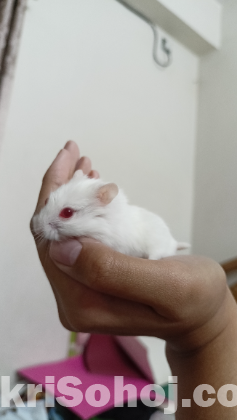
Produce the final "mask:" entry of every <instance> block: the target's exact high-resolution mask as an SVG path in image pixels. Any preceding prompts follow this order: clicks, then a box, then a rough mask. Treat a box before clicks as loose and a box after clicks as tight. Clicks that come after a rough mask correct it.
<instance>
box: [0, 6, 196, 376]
mask: <svg viewBox="0 0 237 420" xmlns="http://www.w3.org/2000/svg"><path fill="white" fill-rule="evenodd" d="M152 42H153V39H152V31H151V30H150V28H149V27H148V26H147V24H146V23H144V22H143V21H142V20H140V19H139V18H138V17H136V16H135V15H133V14H132V13H130V12H128V11H127V10H126V9H125V8H124V7H122V6H121V5H120V4H119V3H117V2H115V1H111V0H100V1H98V0H70V1H68V0H41V1H39V2H35V1H34V0H29V8H28V10H27V13H26V19H25V25H24V31H23V37H22V42H21V48H20V54H19V59H18V64H17V69H16V78H15V82H14V88H13V95H12V99H11V108H10V113H9V118H8V124H7V127H6V133H5V138H4V142H3V147H2V151H1V162H0V194H1V205H0V220H1V225H0V247H1V253H0V258H1V263H0V270H1V275H0V279H1V280H0V281H1V295H0V337H1V338H2V340H3V341H2V343H3V345H1V346H0V372H1V374H4V373H5V374H9V373H10V372H11V371H12V370H14V369H16V368H18V367H22V366H24V365H30V364H34V363H38V362H43V361H50V360H54V359H58V358H60V357H64V356H65V355H66V347H67V337H68V333H67V331H65V330H64V329H63V327H61V325H60V323H59V321H58V317H57V313H56V305H55V302H54V297H53V294H52V292H51V290H50V287H49V285H48V282H47V279H46V278H45V275H44V273H43V271H42V269H41V267H40V263H39V261H38V258H37V255H36V250H35V247H34V243H33V239H32V238H31V235H30V232H29V227H28V225H29V220H30V217H31V215H32V212H33V210H34V206H35V203H36V199H37V194H38V191H39V188H40V184H41V179H42V176H43V174H44V172H45V170H46V168H47V167H48V165H49V164H50V162H51V161H52V159H53V158H54V156H55V154H56V153H57V152H58V150H59V149H60V148H61V147H62V146H63V145H64V143H65V142H66V140H67V139H74V140H76V141H77V142H78V144H79V146H80V148H81V151H82V154H85V155H89V156H90V157H91V159H92V161H93V164H94V167H95V168H96V169H98V170H99V171H100V173H101V175H102V177H103V178H104V179H105V180H109V181H110V180H111V181H115V182H117V183H118V184H119V185H120V186H121V187H123V189H124V190H125V191H126V193H127V195H128V196H129V198H130V201H131V202H132V203H134V204H137V205H141V206H144V207H147V208H148V209H150V210H152V211H154V212H157V213H159V214H160V215H161V216H163V217H164V218H165V220H166V221H167V223H168V224H169V225H170V227H171V229H172V232H173V234H174V236H175V237H176V238H177V239H179V240H182V241H190V240H191V228H192V208H193V178H194V150H195V129H196V108H197V89H198V63H199V62H198V59H197V57H196V56H194V55H193V54H192V53H191V52H189V51H188V50H187V49H185V48H184V47H183V46H182V45H180V44H178V43H177V42H175V41H174V40H171V44H172V49H173V63H172V65H171V66H170V67H169V68H168V69H166V70H162V69H161V68H158V67H157V66H156V65H155V63H154V62H153V60H152V54H151V50H152ZM160 363H161V364H163V362H160ZM165 373H167V368H165ZM165 373H164V374H165ZM164 374H163V376H164ZM165 379H166V378H165V377H162V378H161V380H162V381H165Z"/></svg>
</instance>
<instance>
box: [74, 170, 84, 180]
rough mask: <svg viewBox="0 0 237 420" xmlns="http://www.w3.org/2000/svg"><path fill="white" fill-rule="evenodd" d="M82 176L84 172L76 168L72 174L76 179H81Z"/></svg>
mask: <svg viewBox="0 0 237 420" xmlns="http://www.w3.org/2000/svg"><path fill="white" fill-rule="evenodd" d="M83 176H84V174H83V172H82V170H81V169H78V170H77V171H75V172H74V174H73V178H76V179H81V178H83Z"/></svg>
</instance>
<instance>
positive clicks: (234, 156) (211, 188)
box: [193, 0, 237, 262]
mask: <svg viewBox="0 0 237 420" xmlns="http://www.w3.org/2000/svg"><path fill="white" fill-rule="evenodd" d="M222 3H223V45H222V48H221V50H220V51H218V52H213V53H211V54H209V55H207V56H205V57H203V58H202V59H201V64H200V100H199V117H198V121H199V123H198V139H197V161H196V177H195V179H196V181H195V185H196V190H195V206H194V229H193V249H194V252H196V253H200V254H203V255H207V256H210V257H212V258H214V259H216V260H217V261H220V262H222V261H225V260H228V259H231V258H233V257H235V258H236V256H237V163H236V160H237V118H236V115H237V114H236V110H237V79H236V75H237V25H236V19H237V2H235V1H233V0H225V1H223V2H222Z"/></svg>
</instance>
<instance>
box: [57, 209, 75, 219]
mask: <svg viewBox="0 0 237 420" xmlns="http://www.w3.org/2000/svg"><path fill="white" fill-rule="evenodd" d="M74 213H75V211H74V210H73V209H71V208H70V207H65V209H62V211H61V213H60V214H59V217H63V218H64V219H69V217H72V216H73V215H74Z"/></svg>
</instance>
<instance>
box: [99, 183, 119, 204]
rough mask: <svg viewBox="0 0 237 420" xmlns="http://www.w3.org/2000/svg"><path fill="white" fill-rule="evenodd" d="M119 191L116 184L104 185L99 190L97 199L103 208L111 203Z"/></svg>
mask: <svg viewBox="0 0 237 420" xmlns="http://www.w3.org/2000/svg"><path fill="white" fill-rule="evenodd" d="M118 192H119V189H118V186H117V185H116V184H105V185H103V186H102V187H100V188H99V190H98V192H97V198H98V199H99V200H100V202H101V204H102V205H103V206H106V205H107V204H109V203H111V201H112V200H113V199H114V198H115V197H116V195H117V194H118Z"/></svg>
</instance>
